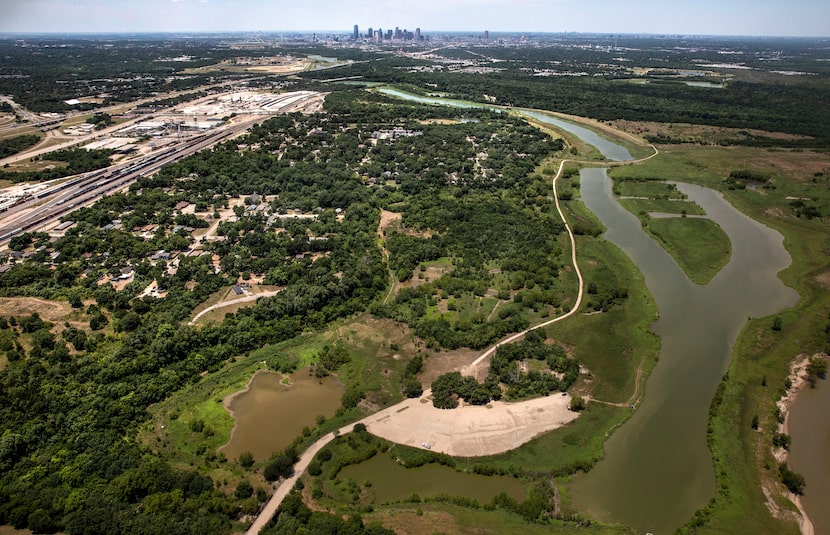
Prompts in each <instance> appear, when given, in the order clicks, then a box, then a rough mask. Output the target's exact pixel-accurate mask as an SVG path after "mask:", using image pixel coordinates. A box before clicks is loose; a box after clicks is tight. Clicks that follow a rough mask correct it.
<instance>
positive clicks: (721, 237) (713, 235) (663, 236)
mask: <svg viewBox="0 0 830 535" xmlns="http://www.w3.org/2000/svg"><path fill="white" fill-rule="evenodd" d="M646 229H647V230H648V231H649V232H650V233H651V234H652V235H654V236H656V237H657V239H658V240H659V241H660V244H661V245H662V246H663V247H664V248H665V249H666V250H667V251H668V252H669V253H670V254H671V255H672V256H673V257H674V258H675V259H676V260H677V263H678V264H679V265H680V267H681V268H683V271H685V272H686V275H687V276H688V277H689V279H691V280H692V281H693V282H695V283H696V284H706V283H708V282H709V281H710V280H712V279H713V278H714V277H715V275H717V274H718V272H719V271H720V270H721V269H722V268H723V267H724V266H725V265H726V264H728V263H729V257H730V255H731V254H732V244H731V242H730V241H729V236H727V235H726V233H725V232H724V231H723V229H722V228H720V226H719V225H718V224H717V223H715V222H714V221H712V220H711V219H703V218H689V217H670V218H659V219H651V218H649V219H648V222H647V223H646Z"/></svg>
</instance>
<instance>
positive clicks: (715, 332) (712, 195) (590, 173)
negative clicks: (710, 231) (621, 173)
mask: <svg viewBox="0 0 830 535" xmlns="http://www.w3.org/2000/svg"><path fill="white" fill-rule="evenodd" d="M380 91H381V92H383V93H385V94H387V95H390V96H396V97H399V98H404V99H408V100H415V101H418V102H425V103H432V104H443V105H449V106H458V107H486V106H484V105H481V104H475V103H469V102H464V101H458V100H452V99H445V98H431V97H419V96H416V95H412V94H410V93H405V92H402V91H399V90H394V89H388V88H382V89H380ZM489 109H496V108H492V107H490V108H489ZM518 111H520V112H521V113H524V114H526V115H528V116H529V117H531V118H533V119H535V120H537V121H540V122H544V123H547V124H550V125H552V126H554V127H556V128H560V129H563V130H566V131H568V132H570V133H572V134H574V135H576V136H577V137H579V138H580V139H582V140H583V141H585V142H586V143H589V144H591V145H594V146H595V147H597V149H598V150H599V151H600V152H601V153H602V155H603V156H604V157H605V158H607V159H609V160H615V161H625V160H632V159H633V157H632V156H631V154H630V153H629V152H628V151H627V150H626V149H625V148H624V147H622V146H620V145H618V144H616V143H613V142H611V141H609V140H607V139H605V138H602V137H600V136H598V135H597V134H596V133H594V132H593V131H591V130H589V129H587V128H584V127H581V126H579V125H576V124H573V123H570V122H567V121H563V120H561V119H558V118H556V117H554V116H551V115H548V114H545V113H543V112H537V111H532V110H518ZM606 171H607V170H606V169H600V168H592V169H583V170H582V171H581V174H580V176H581V179H580V182H581V193H582V200H583V201H584V202H585V204H586V206H587V207H588V208H589V209H590V210H591V211H592V212H593V213H594V214H596V215H597V216H598V217H599V218H600V219H601V220H602V222H603V224H604V225H605V226H606V227H607V228H608V229H609V230H608V231H607V232H606V234H605V235H604V237H605V238H606V239H608V240H610V241H611V242H613V243H615V244H616V245H617V246H618V247H620V248H621V249H622V250H623V251H625V253H626V254H627V255H628V256H629V257H630V258H631V259H632V261H634V263H635V264H637V267H638V268H639V269H640V271H641V272H642V273H643V275H644V277H645V281H646V284H647V286H648V288H649V291H650V292H651V294H652V296H653V297H654V299H655V301H656V303H657V307H658V310H659V314H660V318H659V320H658V321H657V322H655V324H654V325H653V326H652V329H653V330H654V332H655V333H657V334H658V335H659V336H660V338H661V341H662V348H661V351H660V355H659V356H660V361H659V363H658V365H657V366H656V367H655V370H654V372H653V373H652V375H651V377H650V378H649V380H648V384H647V390H646V396H645V398H644V400H643V403H642V404H641V405H640V406H639V407H638V409H637V411H636V413H635V414H634V415H633V416H632V418H631V419H630V420H629V421H628V422H626V424H625V425H623V426H622V427H621V428H620V429H619V430H617V431H616V432H615V433H614V435H613V436H612V437H611V439H610V440H609V441H608V443H607V444H606V457H605V459H603V460H602V461H601V462H600V463H598V464H597V466H596V467H595V468H594V469H593V470H591V472H589V473H588V474H586V475H584V476H581V477H577V478H576V479H575V481H574V483H573V485H572V488H571V493H572V497H573V500H574V502H575V503H576V505H577V506H578V507H579V508H580V509H581V510H584V511H586V512H588V513H589V514H591V515H592V516H594V517H596V518H597V519H600V520H605V521H611V522H623V523H626V524H629V525H631V526H632V527H634V528H636V529H642V530H643V531H648V532H652V533H655V534H663V533H671V532H674V531H675V529H677V528H678V527H680V526H681V525H682V524H683V523H685V522H686V521H687V520H689V519H690V518H691V516H692V515H693V514H694V512H695V511H696V510H697V509H698V508H700V507H702V506H704V505H705V504H706V503H707V502H708V501H709V499H710V498H711V497H712V496H713V495H714V492H715V476H714V469H713V465H712V460H711V454H710V452H709V450H708V448H707V446H706V421H707V416H708V410H709V404H710V402H711V399H712V396H713V395H714V392H715V390H716V389H717V386H718V384H719V383H720V381H721V378H722V377H723V374H724V373H725V372H726V370H727V368H728V366H729V360H730V357H731V353H732V347H733V344H734V343H735V340H736V339H737V337H738V334H739V333H740V330H741V328H742V327H743V325H744V324H745V322H746V319H747V317H761V316H767V315H770V314H774V313H775V312H778V311H780V310H782V309H785V308H787V307H789V306H793V305H794V304H795V303H796V302H797V300H798V294H797V293H796V292H795V291H794V290H792V289H791V288H787V287H786V286H784V284H783V283H782V282H781V280H780V279H779V278H778V276H777V274H778V272H779V271H781V270H782V269H784V268H786V267H787V266H788V265H789V264H790V256H789V254H788V253H787V251H786V249H784V245H783V237H782V236H781V234H780V233H778V232H777V231H774V230H772V229H770V228H768V227H766V226H764V225H762V224H761V223H758V222H757V221H754V220H753V219H751V218H749V217H747V216H745V215H744V214H742V213H740V212H739V211H738V210H737V209H735V208H734V207H733V206H732V205H730V204H729V203H728V202H726V201H725V200H724V199H723V197H722V195H721V194H720V193H718V192H716V191H714V190H711V189H707V188H703V187H700V186H694V185H690V184H678V189H679V190H680V191H681V192H683V193H685V194H686V195H688V196H689V200H692V201H694V202H697V203H698V204H699V205H701V206H702V207H703V209H704V210H705V212H706V214H707V217H709V218H711V219H713V220H714V221H715V222H717V223H718V224H719V225H720V226H721V228H723V230H724V231H725V232H726V234H727V235H728V236H729V238H730V240H731V242H732V256H731V259H730V262H729V264H727V265H726V266H725V267H724V268H723V269H722V270H721V271H720V273H718V274H717V275H716V276H715V278H714V279H713V280H712V281H710V282H709V284H707V285H706V286H698V285H696V284H694V283H693V282H691V281H690V280H689V279H688V277H686V275H685V273H684V272H683V271H682V269H681V268H680V267H679V266H678V265H677V263H676V262H675V261H674V259H673V258H672V257H671V255H669V254H668V253H667V252H666V251H665V249H663V248H662V247H661V246H660V245H659V244H658V243H657V242H655V241H654V240H653V239H652V238H650V237H649V236H648V235H647V234H645V232H644V231H643V230H642V227H641V224H640V221H639V220H638V219H637V218H636V217H635V216H634V215H633V214H631V213H630V212H628V211H627V210H625V209H624V208H623V207H622V206H621V205H620V204H619V203H618V202H617V201H616V200H615V199H614V197H613V194H612V191H611V181H610V179H609V178H608V176H607V174H606ZM666 178H667V179H670V178H671V177H666ZM826 391H827V392H830V387H828V388H827V389H826ZM825 395H826V396H827V397H828V398H830V394H827V393H826V392H825ZM805 403H806V402H805ZM818 406H819V405H817V407H818ZM821 406H824V407H826V406H827V400H825V404H824V405H821ZM816 410H821V409H820V408H817V409H816ZM794 425H795V424H794ZM828 435H830V433H828ZM828 435H824V436H825V439H824V440H825V442H823V443H822V444H823V447H824V448H825V451H826V448H827V445H828V443H830V436H828ZM818 440H820V439H818ZM804 446H805V447H807V445H806V444H805V445H804ZM793 462H795V460H794V461H793ZM819 496H827V495H826V494H819Z"/></svg>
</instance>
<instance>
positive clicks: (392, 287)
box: [378, 210, 403, 305]
mask: <svg viewBox="0 0 830 535" xmlns="http://www.w3.org/2000/svg"><path fill="white" fill-rule="evenodd" d="M402 216H403V214H398V213H395V212H390V211H388V210H381V212H380V223H378V238H380V248H381V252H382V254H383V262H384V263H385V264H386V271H387V273H388V274H389V291H388V292H387V293H386V295H385V296H383V304H384V305H385V304H386V303H388V302H389V300H390V299H391V298H392V297H393V296H394V295H395V294H396V293H398V286H399V284H398V277H396V276H395V273H394V272H393V271H392V268H390V267H389V250H388V249H387V248H386V235H385V232H384V231H385V230H386V229H387V228H389V226H390V225H391V224H392V223H394V222H396V221H400V220H401V219H402Z"/></svg>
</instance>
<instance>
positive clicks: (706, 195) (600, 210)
mask: <svg viewBox="0 0 830 535" xmlns="http://www.w3.org/2000/svg"><path fill="white" fill-rule="evenodd" d="M667 178H668V177H667ZM580 183H581V193H582V200H583V201H584V202H585V204H586V206H587V207H588V208H589V209H590V210H591V211H592V212H593V213H594V214H596V215H597V216H598V217H599V218H600V219H601V220H602V222H603V224H604V225H605V226H606V227H607V228H608V231H607V232H606V234H605V236H604V237H605V238H606V239H608V240H610V241H612V242H613V243H615V244H616V245H617V246H619V247H620V248H621V249H622V250H623V251H625V253H626V254H627V255H628V256H629V257H630V258H631V259H632V260H633V261H634V263H635V264H637V266H638V267H639V269H640V271H641V272H642V273H643V275H644V277H645V281H646V284H647V286H648V288H649V291H650V292H651V294H652V296H653V297H654V299H655V301H656V303H657V308H658V310H659V314H660V318H659V319H658V321H657V322H655V324H654V325H653V326H652V329H653V330H654V332H655V333H657V334H658V335H659V336H660V338H661V342H662V347H661V350H660V355H659V356H660V361H659V363H658V365H657V366H656V368H655V370H654V372H653V373H652V376H651V377H650V378H649V380H648V384H647V387H646V388H647V389H646V396H645V399H644V400H643V403H642V405H641V406H640V407H638V409H637V411H636V412H635V413H634V415H633V416H632V418H631V419H630V420H629V421H628V422H626V424H625V425H623V426H622V427H621V428H620V429H619V430H617V431H616V432H615V433H614V435H613V436H612V437H611V438H610V439H609V441H608V443H607V444H606V457H605V459H603V460H602V461H601V462H600V463H598V464H597V466H596V467H595V468H594V469H593V470H591V472H589V473H588V474H586V475H584V476H580V477H578V478H576V479H575V481H574V484H573V486H572V489H571V491H572V496H573V499H574V502H575V503H576V505H577V506H578V507H579V508H580V509H582V510H584V511H587V512H588V513H589V514H591V516H593V517H596V518H598V519H600V520H607V521H620V522H624V523H626V524H629V525H631V526H633V527H634V528H636V529H641V530H643V531H649V532H652V533H655V534H663V533H672V532H674V530H675V529H676V528H678V527H680V526H681V525H682V524H683V523H684V522H686V521H687V520H689V518H691V516H692V514H693V513H694V511H695V510H697V509H698V508H700V507H702V506H704V505H705V504H706V503H707V502H708V500H709V499H710V498H711V497H712V496H713V495H714V492H715V477H714V470H713V466H712V461H711V454H710V452H709V450H708V448H707V446H706V420H707V414H708V409H709V404H710V401H711V399H712V396H713V394H714V392H715V390H716V389H717V386H718V384H719V382H720V380H721V378H722V376H723V374H724V373H725V372H726V369H727V367H728V365H729V359H730V356H731V351H732V346H733V344H734V342H735V340H736V339H737V336H738V334H739V332H740V330H741V328H742V327H743V325H744V323H745V322H746V319H747V317H760V316H767V315H769V314H773V313H775V312H777V311H779V310H781V309H783V308H786V307H788V306H792V305H794V304H795V303H796V301H797V299H798V295H797V294H796V292H795V291H793V290H792V289H790V288H787V287H786V286H784V285H783V283H782V282H781V281H780V279H778V277H777V273H778V272H779V271H781V270H782V269H784V268H785V267H787V266H788V265H789V263H790V257H789V254H788V253H787V252H786V250H785V249H784V246H783V238H782V236H781V235H780V234H779V233H778V232H776V231H774V230H772V229H770V228H768V227H766V226H764V225H762V224H760V223H758V222H756V221H754V220H753V219H750V218H749V217H747V216H745V215H743V214H742V213H740V212H739V211H738V210H737V209H735V208H734V207H733V206H732V205H730V204H729V203H728V202H726V201H725V200H724V199H723V197H722V195H721V194H720V193H718V192H716V191H714V190H711V189H707V188H703V187H700V186H694V185H690V184H682V183H679V184H677V186H678V189H679V190H680V191H681V192H683V193H685V194H686V195H688V197H689V199H690V200H692V201H694V202H696V203H698V204H699V205H700V206H701V207H703V209H704V210H705V211H706V214H707V216H708V217H710V218H711V219H713V220H714V221H716V222H717V223H718V224H719V225H720V226H721V228H723V230H724V231H725V232H726V234H727V235H728V236H729V238H730V240H731V241H732V257H731V259H730V262H729V264H728V265H726V266H725V267H724V268H723V269H722V270H721V271H720V273H718V274H717V275H716V276H715V278H714V279H713V280H712V281H711V282H710V283H709V284H708V285H706V286H698V285H696V284H694V283H692V282H691V281H690V280H689V279H688V278H687V277H686V275H685V274H684V273H683V271H682V270H681V269H680V267H679V266H678V265H677V263H676V262H675V261H674V259H673V258H672V257H671V256H670V255H669V254H668V253H667V252H666V251H665V250H664V249H663V248H662V247H661V246H660V245H659V244H658V243H657V242H656V241H654V240H653V239H651V238H650V237H649V236H648V235H646V234H645V233H644V232H643V230H642V227H641V225H640V221H639V220H638V219H637V217H635V216H634V215H633V214H631V213H630V212H628V211H627V210H625V209H624V208H623V207H622V206H621V205H620V204H619V203H618V202H617V201H616V200H615V199H614V197H613V194H612V191H611V181H610V179H609V178H608V177H607V174H606V170H605V169H583V170H582V172H581V179H580Z"/></svg>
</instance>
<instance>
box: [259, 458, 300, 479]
mask: <svg viewBox="0 0 830 535" xmlns="http://www.w3.org/2000/svg"><path fill="white" fill-rule="evenodd" d="M293 473H294V463H293V461H292V460H291V458H289V457H288V455H286V454H285V453H281V454H279V455H277V456H276V457H274V458H273V459H271V460H270V461H269V462H268V464H267V465H265V469H264V470H263V472H262V475H263V477H265V480H266V481H269V482H273V481H276V480H278V479H279V478H281V477H291V475H292V474H293Z"/></svg>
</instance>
